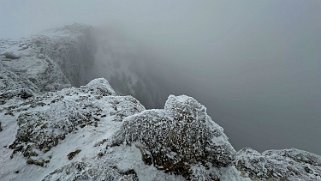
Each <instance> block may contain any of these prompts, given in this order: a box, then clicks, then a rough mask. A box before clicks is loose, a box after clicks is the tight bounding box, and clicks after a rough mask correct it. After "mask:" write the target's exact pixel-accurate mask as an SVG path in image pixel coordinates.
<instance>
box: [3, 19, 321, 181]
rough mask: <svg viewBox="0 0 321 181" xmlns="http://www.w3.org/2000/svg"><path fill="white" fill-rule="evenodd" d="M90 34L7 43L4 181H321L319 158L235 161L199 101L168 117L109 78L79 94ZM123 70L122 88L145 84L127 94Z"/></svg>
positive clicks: (80, 29) (167, 110)
mask: <svg viewBox="0 0 321 181" xmlns="http://www.w3.org/2000/svg"><path fill="white" fill-rule="evenodd" d="M91 31H92V28H91V27H87V26H83V25H78V24H74V25H71V26H65V27H63V28H60V29H56V30H50V31H47V32H45V33H44V34H43V35H39V36H34V37H32V38H29V39H22V40H18V41H15V40H0V180H1V181H2V180H4V181H10V180H27V181H28V180H32V181H34V180H45V181H49V180H54V181H56V180H60V181H64V180H143V181H145V180H147V181H148V180H153V181H157V180H159V181H161V180H186V179H187V180H223V181H243V180H244V181H249V180H293V181H296V180H321V176H320V175H321V158H320V156H318V155H315V154H313V153H309V152H306V151H302V150H297V149H285V150H268V151H265V152H263V153H259V152H257V151H255V150H253V149H250V148H245V149H242V150H240V151H238V152H236V151H235V150H234V148H233V147H232V145H231V144H230V143H229V140H228V137H227V136H226V135H225V134H224V130H223V128H222V127H220V126H219V125H217V124H216V123H215V122H214V121H213V120H212V119H211V117H210V116H208V115H207V113H206V108H205V106H203V105H202V104H200V103H199V102H197V101H196V100H195V99H194V98H191V97H188V96H185V95H183V96H173V95H171V96H169V98H168V100H167V101H166V103H165V106H164V109H159V110H145V108H144V106H143V105H142V104H140V102H139V101H138V100H136V99H135V98H134V97H132V96H119V95H118V94H117V93H116V91H115V90H114V89H113V88H112V87H111V86H110V85H109V83H108V81H107V80H105V79H103V78H99V79H94V80H92V81H90V82H89V80H88V81H87V82H89V83H88V84H87V85H85V86H81V87H78V88H75V87H71V86H70V84H72V85H75V86H80V84H82V83H83V82H84V80H85V77H86V76H85V75H84V74H83V73H84V72H86V70H89V69H90V67H91V65H92V63H93V61H92V60H93V59H94V58H95V56H94V55H93V52H95V51H96V48H97V47H95V42H93V41H94V38H93V37H91V36H92V34H91ZM99 51H101V49H100V50H98V52H99ZM131 65H132V64H128V66H129V67H131ZM116 67H117V66H116ZM121 70H122V69H117V70H116V72H118V73H117V74H115V73H114V72H111V75H114V76H116V78H115V79H114V82H118V83H119V85H123V84H124V85H123V86H124V87H126V86H127V87H133V86H134V84H136V82H140V78H141V77H139V76H133V78H132V79H135V81H133V84H132V85H126V84H127V83H128V82H130V81H125V80H123V78H121V76H120V77H118V75H119V74H122V73H124V72H119V71H121ZM125 70H126V71H127V70H128V69H125ZM125 70H124V71H125ZM126 75H127V76H130V77H131V74H130V73H129V74H128V73H127V74H126ZM144 87H145V86H142V87H141V88H142V89H143V88H144ZM145 92H148V90H143V92H141V95H143V96H150V95H151V94H145ZM137 95H138V94H137Z"/></svg>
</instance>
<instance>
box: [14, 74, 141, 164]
mask: <svg viewBox="0 0 321 181" xmlns="http://www.w3.org/2000/svg"><path fill="white" fill-rule="evenodd" d="M115 94H116V93H115V91H114V90H113V89H112V88H111V87H110V85H109V83H108V81H107V80H105V79H102V78H100V79H95V80H93V81H91V82H90V83H88V84H87V85H86V86H82V87H80V88H67V89H63V90H61V91H58V92H55V93H48V94H45V95H43V96H38V97H35V98H34V99H31V100H29V102H27V103H24V106H26V105H27V110H26V111H23V112H22V113H20V115H19V116H18V118H17V123H18V130H17V135H16V139H15V141H14V143H13V144H11V145H10V148H11V149H13V154H12V157H14V156H15V153H18V152H22V153H23V156H24V157H26V158H27V162H28V161H29V163H30V164H37V163H38V164H37V165H41V166H43V165H44V164H45V163H48V162H49V161H50V159H49V158H42V157H41V155H42V154H43V153H45V152H48V151H49V150H51V148H52V147H55V146H56V145H57V144H58V143H59V142H60V141H62V140H64V139H65V137H66V136H67V135H68V134H70V133H72V132H75V131H77V130H79V129H82V128H84V127H86V126H95V127H97V126H99V121H100V119H101V118H102V117H105V116H113V117H115V119H117V115H122V116H123V117H126V116H130V115H133V114H135V113H138V112H140V111H143V110H144V107H143V106H142V105H141V104H140V103H139V102H138V101H137V100H136V99H134V98H133V97H131V96H115ZM28 105H29V106H28ZM18 110H19V109H18ZM11 111H12V113H17V112H18V113H19V112H20V111H17V109H13V110H11ZM117 121H118V119H117ZM39 162H41V163H39Z"/></svg>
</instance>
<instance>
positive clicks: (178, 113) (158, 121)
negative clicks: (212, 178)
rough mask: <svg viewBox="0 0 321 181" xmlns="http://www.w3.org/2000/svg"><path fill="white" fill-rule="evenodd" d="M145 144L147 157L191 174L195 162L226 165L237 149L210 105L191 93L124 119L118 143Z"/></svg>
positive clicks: (170, 169)
mask: <svg viewBox="0 0 321 181" xmlns="http://www.w3.org/2000/svg"><path fill="white" fill-rule="evenodd" d="M123 142H124V143H125V144H131V143H135V142H139V143H141V144H142V146H140V149H141V151H142V155H143V159H144V160H145V162H147V163H153V164H154V165H155V166H156V167H157V168H159V169H164V170H166V171H170V172H174V173H176V174H180V175H183V176H185V177H187V178H189V175H191V174H192V171H193V170H191V166H192V165H193V164H198V163H201V164H212V165H213V166H215V167H218V168H220V167H226V166H228V165H229V164H230V163H231V162H232V161H233V157H234V153H235V150H234V148H233V147H232V146H231V144H230V143H229V142H228V138H227V137H226V135H225V134H224V133H223V129H222V128H221V127H220V126H219V125H217V124H216V123H215V122H214V121H212V119H211V118H210V117H209V116H208V115H207V114H206V108H205V107H204V106H203V105H201V104H199V103H198V102H197V101H196V100H195V99H193V98H191V97H188V96H177V97H176V96H169V98H168V100H167V101H166V104H165V108H164V110H147V111H143V112H141V113H139V114H137V115H134V116H131V117H128V118H126V119H125V120H124V124H123V127H122V128H121V130H120V131H119V132H118V133H117V134H116V135H115V137H114V142H113V143H114V145H119V144H121V143H123Z"/></svg>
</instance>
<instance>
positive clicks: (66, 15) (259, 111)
mask: <svg viewBox="0 0 321 181" xmlns="http://www.w3.org/2000/svg"><path fill="white" fill-rule="evenodd" d="M320 17H321V1H319V0H309V1H302V0H283V1H280V0H268V1H257V0H234V1H226V0H220V1H219V0H203V1H193V0H174V1H173V0H162V1H149V0H137V1H130V0H107V1H105V0H87V1H85V0H68V1H65V0H55V1H49V0H30V1H22V0H0V22H1V25H0V38H13V39H14V38H19V37H23V36H30V35H32V34H37V33H38V32H40V31H42V30H45V29H49V28H54V27H59V26H63V25H66V24H72V23H74V22H77V23H83V24H88V25H92V26H93V27H95V31H94V32H95V33H96V34H95V38H96V40H97V45H98V46H100V49H99V48H98V51H97V54H96V56H95V57H96V60H95V63H94V66H93V69H91V70H88V72H84V74H86V75H88V77H86V80H84V81H89V80H90V79H93V78H95V77H98V76H105V77H106V78H107V79H108V78H109V79H111V77H110V74H109V71H112V70H111V68H112V67H117V66H121V65H117V62H119V63H120V64H126V65H129V68H128V69H124V71H125V72H122V74H126V73H128V72H126V71H131V72H133V73H134V75H135V76H136V78H135V79H137V80H135V81H136V82H141V84H144V86H136V88H135V89H137V90H136V95H135V96H137V98H138V99H139V100H140V101H141V102H142V103H143V104H144V105H145V106H146V107H148V108H160V107H162V106H163V104H164V102H165V101H166V98H167V97H168V95H169V94H176V95H179V94H186V95H189V96H192V97H194V98H196V99H197V100H199V101H200V102H201V103H202V104H204V105H205V106H206V107H207V112H208V114H209V115H210V116H211V117H212V118H213V119H214V120H215V121H216V122H217V123H218V124H220V125H221V126H222V127H223V128H224V129H225V132H226V134H227V135H228V136H229V138H230V141H231V143H232V144H233V145H234V146H235V147H236V149H240V148H241V147H245V146H250V147H253V148H255V149H258V150H259V151H263V150H265V149H273V148H291V147H296V148H299V149H304V150H307V151H311V152H314V153H318V154H321V144H320V138H321V21H320ZM101 47H105V48H101ZM106 47H107V48H106ZM99 50H100V51H99ZM110 60H112V62H114V64H113V66H112V67H110V66H109V65H108V63H107V62H110ZM128 75H129V76H130V75H131V73H129V74H128ZM134 75H133V76H134ZM109 81H110V82H111V84H112V86H116V88H118V89H119V90H120V92H121V93H122V94H126V93H131V92H130V91H128V90H127V89H126V85H124V84H126V80H123V81H119V77H118V79H117V78H116V79H115V80H109ZM142 89H144V91H143V90H142ZM145 92H149V93H148V95H147V94H145Z"/></svg>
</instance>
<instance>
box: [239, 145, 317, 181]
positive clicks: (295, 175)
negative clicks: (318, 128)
mask: <svg viewBox="0 0 321 181" xmlns="http://www.w3.org/2000/svg"><path fill="white" fill-rule="evenodd" d="M234 164H235V166H236V168H237V169H238V170H239V171H240V172H241V173H242V175H243V176H246V177H250V178H251V179H253V180H293V181H294V180H311V181H312V180H321V157H320V156H318V155H315V154H313V153H309V152H306V151H302V150H298V149H285V150H267V151H265V152H263V153H262V154H261V153H259V152H257V151H255V150H253V149H251V148H244V149H242V150H240V151H239V152H238V153H237V155H236V159H235V161H234Z"/></svg>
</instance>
